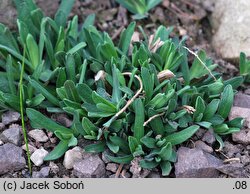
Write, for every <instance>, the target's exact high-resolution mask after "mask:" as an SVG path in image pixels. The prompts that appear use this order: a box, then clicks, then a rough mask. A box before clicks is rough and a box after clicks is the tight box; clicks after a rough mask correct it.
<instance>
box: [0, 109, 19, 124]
mask: <svg viewBox="0 0 250 194" xmlns="http://www.w3.org/2000/svg"><path fill="white" fill-rule="evenodd" d="M19 119H20V113H18V112H14V111H7V112H5V113H3V115H2V123H3V124H4V125H9V124H11V123H14V122H16V121H18V120H19Z"/></svg>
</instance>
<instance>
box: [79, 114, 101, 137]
mask: <svg viewBox="0 0 250 194" xmlns="http://www.w3.org/2000/svg"><path fill="white" fill-rule="evenodd" d="M82 127H83V129H84V131H85V132H86V134H91V131H94V132H98V129H99V128H98V127H96V126H95V125H94V124H93V123H92V122H91V121H90V120H89V119H88V118H87V117H83V119H82Z"/></svg>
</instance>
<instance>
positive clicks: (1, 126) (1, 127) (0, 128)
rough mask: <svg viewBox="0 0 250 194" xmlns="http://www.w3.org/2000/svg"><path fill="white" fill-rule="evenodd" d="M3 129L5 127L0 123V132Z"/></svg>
mask: <svg viewBox="0 0 250 194" xmlns="http://www.w3.org/2000/svg"><path fill="white" fill-rule="evenodd" d="M4 128H5V125H4V124H3V123H0V131H2V130H3V129H4Z"/></svg>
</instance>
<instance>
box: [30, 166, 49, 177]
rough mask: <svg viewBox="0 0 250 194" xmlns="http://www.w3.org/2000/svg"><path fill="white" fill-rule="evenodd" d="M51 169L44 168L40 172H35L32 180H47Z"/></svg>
mask: <svg viewBox="0 0 250 194" xmlns="http://www.w3.org/2000/svg"><path fill="white" fill-rule="evenodd" d="M49 172H50V167H43V168H41V170H40V171H38V172H33V174H32V178H47V177H48V176H49Z"/></svg>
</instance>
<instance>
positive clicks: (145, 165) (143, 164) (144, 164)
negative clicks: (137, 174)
mask: <svg viewBox="0 0 250 194" xmlns="http://www.w3.org/2000/svg"><path fill="white" fill-rule="evenodd" d="M158 164H159V163H158V162H156V161H154V160H153V161H147V160H141V161H140V166H141V167H142V168H147V169H153V168H155V167H156V166H158Z"/></svg>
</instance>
